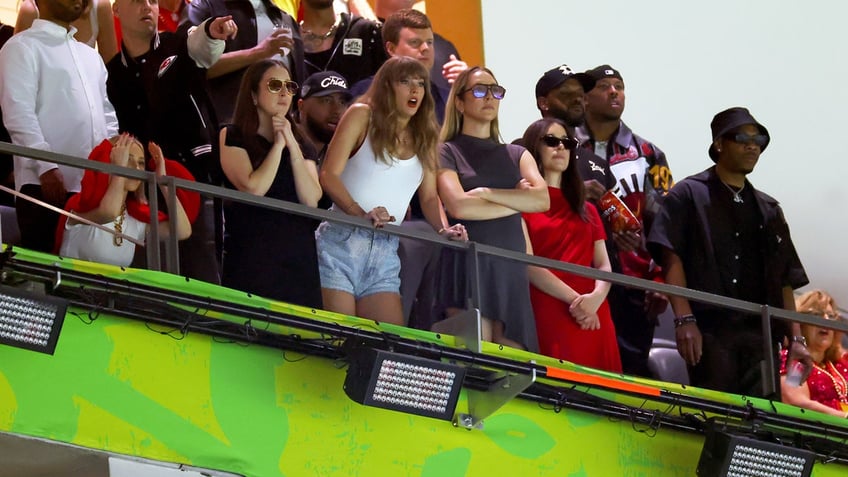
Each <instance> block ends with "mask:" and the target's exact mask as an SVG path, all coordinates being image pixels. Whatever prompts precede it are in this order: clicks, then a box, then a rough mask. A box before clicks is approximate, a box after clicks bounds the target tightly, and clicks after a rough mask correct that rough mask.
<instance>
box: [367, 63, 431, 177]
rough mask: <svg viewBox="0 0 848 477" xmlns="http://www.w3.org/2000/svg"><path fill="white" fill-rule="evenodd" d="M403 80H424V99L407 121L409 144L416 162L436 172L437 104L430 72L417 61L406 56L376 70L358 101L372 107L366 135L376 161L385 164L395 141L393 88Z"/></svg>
mask: <svg viewBox="0 0 848 477" xmlns="http://www.w3.org/2000/svg"><path fill="white" fill-rule="evenodd" d="M405 78H421V79H422V80H424V83H425V85H424V98H423V100H422V101H421V105H420V106H419V107H418V111H416V112H415V116H413V117H412V118H411V119H410V120H409V126H408V127H409V129H410V131H411V132H412V145H413V148H414V150H415V153H416V155H418V159H419V160H420V161H421V163H422V164H423V165H424V167H426V168H428V169H429V170H435V169H436V144H437V143H438V140H439V132H438V129H437V126H436V105H435V103H434V102H433V94H432V92H431V90H430V73H429V72H428V71H427V68H425V67H424V65H422V64H421V63H420V62H419V61H418V60H415V59H413V58H408V57H405V56H398V57H393V58H389V59H388V60H386V62H385V63H383V66H381V67H380V69H379V70H377V74H376V75H375V76H374V81H373V82H372V83H371V87H369V88H368V91H366V92H365V94H364V95H362V97H361V98H359V100H358V101H359V102H360V103H365V104H367V105H369V106H370V107H371V124H370V126H369V128H368V135H369V136H370V138H371V146H372V147H373V148H374V154H375V155H376V156H377V159H378V160H381V161H384V162H385V161H388V158H387V157H386V155H385V153H386V152H393V151H394V148H395V140H396V139H397V130H396V128H395V125H396V123H397V104H396V101H397V100H396V99H395V98H396V96H395V86H396V85H397V82H398V81H400V80H402V79H405Z"/></svg>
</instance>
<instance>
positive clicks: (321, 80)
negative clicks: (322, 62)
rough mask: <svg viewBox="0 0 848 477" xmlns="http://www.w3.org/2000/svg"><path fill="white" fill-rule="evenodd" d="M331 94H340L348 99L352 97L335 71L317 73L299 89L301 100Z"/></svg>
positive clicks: (342, 79) (344, 81)
mask: <svg viewBox="0 0 848 477" xmlns="http://www.w3.org/2000/svg"><path fill="white" fill-rule="evenodd" d="M333 93H342V94H344V95H345V96H347V98H348V99H350V98H351V97H352V96H353V95H352V94H351V93H350V90H349V89H348V86H347V80H346V79H345V77H344V76H342V75H341V74H339V73H336V72H335V71H319V72H317V73H313V74H312V75H311V76H310V77H309V78H306V81H304V82H303V86H301V88H300V97H301V98H303V99H306V98H311V97H313V96H317V97H320V96H327V95H330V94H333Z"/></svg>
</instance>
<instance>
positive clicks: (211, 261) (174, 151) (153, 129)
mask: <svg viewBox="0 0 848 477" xmlns="http://www.w3.org/2000/svg"><path fill="white" fill-rule="evenodd" d="M113 9H114V11H115V15H116V16H117V18H118V20H119V21H120V22H121V31H122V33H123V38H122V45H121V52H120V53H118V54H117V55H115V57H114V58H112V60H111V61H109V64H108V65H107V66H106V68H107V70H108V71H109V79H108V80H107V83H106V90H107V92H108V94H109V99H110V101H111V102H112V104H114V105H115V111H116V113H117V115H118V124H119V128H120V130H121V131H122V132H128V133H130V134H132V135H134V136H136V137H137V138H138V139H139V140H141V141H142V142H143V143H146V142H147V141H153V142H155V143H157V144H158V145H159V146H160V147H161V148H162V152H163V153H164V155H165V157H167V158H168V159H173V160H175V161H179V162H181V163H183V165H185V166H186V168H187V169H188V170H189V171H190V172H191V173H192V175H193V176H194V178H195V179H196V180H197V181H199V182H204V183H215V182H216V181H217V180H216V179H215V176H216V175H217V174H216V173H215V171H217V170H218V168H219V165H218V155H217V153H216V151H217V150H218V148H217V145H216V143H217V139H218V137H217V121H216V119H215V112H214V110H213V107H212V103H211V101H210V99H209V97H208V95H207V93H206V71H207V68H209V67H210V66H212V65H213V64H215V62H216V61H217V60H218V58H219V57H220V56H221V53H222V52H223V50H224V40H225V39H227V38H232V37H233V36H234V35H235V34H236V31H237V27H236V25H235V23H234V22H233V21H232V19H231V17H229V16H223V17H216V18H212V19H208V20H205V21H204V22H202V23H201V24H200V25H199V26H198V27H196V28H195V27H190V26H189V25H183V27H181V28H180V29H179V30H178V31H177V33H168V32H163V33H157V21H158V17H159V6H158V4H157V3H156V2H155V1H151V0H142V1H138V0H116V2H115V4H114V6H113ZM213 217H214V214H213V211H212V206H211V201H207V203H206V204H205V205H204V207H202V208H201V211H200V214H199V216H198V219H197V220H196V221H195V223H194V224H193V227H192V235H191V237H190V238H189V239H188V240H184V241H182V242H181V243H180V268H181V273H182V274H184V275H186V276H190V277H192V278H197V279H201V280H204V281H208V282H211V283H219V282H220V279H219V273H218V265H217V260H216V258H215V257H216V252H215V232H214V228H215V227H214V218H213Z"/></svg>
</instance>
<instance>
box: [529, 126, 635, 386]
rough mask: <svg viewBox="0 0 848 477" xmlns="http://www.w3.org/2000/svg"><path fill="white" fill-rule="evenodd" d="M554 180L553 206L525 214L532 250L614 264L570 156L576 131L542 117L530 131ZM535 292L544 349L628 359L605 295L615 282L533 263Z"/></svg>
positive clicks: (588, 362) (616, 364)
mask: <svg viewBox="0 0 848 477" xmlns="http://www.w3.org/2000/svg"><path fill="white" fill-rule="evenodd" d="M523 141H524V147H526V148H527V150H528V151H529V152H530V154H531V155H532V156H533V157H535V158H536V164H537V165H538V166H539V171H540V172H541V173H542V176H543V177H544V178H545V182H547V184H548V195H549V196H550V201H551V207H550V209H549V210H548V211H547V212H542V213H533V214H524V222H525V224H526V231H527V234H528V240H527V243H528V250H527V253H532V254H535V255H537V256H540V257H547V258H552V259H555V260H561V261H563V262H569V263H575V264H578V265H583V266H586V267H595V268H597V269H599V270H604V271H610V261H609V257H608V256H607V249H606V246H605V244H604V240H605V239H606V233H605V232H604V227H603V224H602V223H601V218H600V216H599V215H598V211H597V210H596V209H595V207H594V206H593V205H591V204H589V203H587V202H586V199H585V198H586V193H585V191H584V189H583V180H582V179H581V178H580V174H579V173H578V171H577V165H576V164H574V162H573V161H572V160H571V158H572V151H574V150H575V149H576V148H577V141H576V140H575V139H574V135H573V134H571V132H569V131H568V128H567V127H566V125H565V124H564V123H563V122H561V121H559V120H556V119H550V118H546V119H541V120H539V121H536V122H534V123H533V124H531V125H530V127H528V128H527V131H525V132H524V138H523ZM529 275H530V283H531V286H530V300H531V302H532V304H533V312H534V314H535V315H536V330H537V333H538V335H539V348H540V350H541V352H542V354H545V355H548V356H552V357H554V358H559V359H564V360H567V361H571V362H574V363H577V364H581V365H584V366H589V367H592V368H597V369H603V370H607V371H613V372H619V373H620V372H621V359H620V358H619V353H618V345H617V344H616V339H615V327H614V326H613V323H612V319H611V318H610V311H609V305H607V302H606V297H607V292H609V288H610V284H609V283H608V282H604V281H600V280H593V279H591V278H586V277H580V276H577V275H573V274H570V273H565V272H560V271H551V270H547V269H544V268H537V267H529Z"/></svg>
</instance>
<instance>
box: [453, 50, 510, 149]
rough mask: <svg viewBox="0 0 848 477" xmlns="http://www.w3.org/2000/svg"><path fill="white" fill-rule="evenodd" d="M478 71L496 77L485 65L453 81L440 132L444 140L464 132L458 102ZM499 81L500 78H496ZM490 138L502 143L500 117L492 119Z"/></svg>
mask: <svg viewBox="0 0 848 477" xmlns="http://www.w3.org/2000/svg"><path fill="white" fill-rule="evenodd" d="M478 71H485V72H486V73H489V74H490V75H492V78H495V74H494V73H492V71H491V70H490V69H489V68H486V67H485V66H475V67H473V68H468V69H467V70H465V71H463V72H462V73H460V74H459V76H457V78H456V80H455V81H454V82H453V86H451V90H450V94H449V95H448V101H447V104H446V105H445V122H444V124H442V131H441V133H440V134H439V140H441V141H442V142H447V141H450V140H451V139H453V138H455V137H456V136H458V135H459V134H460V133H461V132H462V121H463V117H462V113H460V112H459V110H458V109H457V108H456V102H457V101H461V99H460V98H461V97H462V94H463V93H465V89H466V88H467V87H468V78H470V77H471V75H472V74H474V73H476V72H478ZM495 81H496V82H497V81H498V79H497V78H495ZM489 139H491V140H492V141H494V142H496V143H498V144H502V143H503V138H501V130H500V127H499V126H498V118H495V119H493V120H492V124H491V125H490V128H489Z"/></svg>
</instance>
